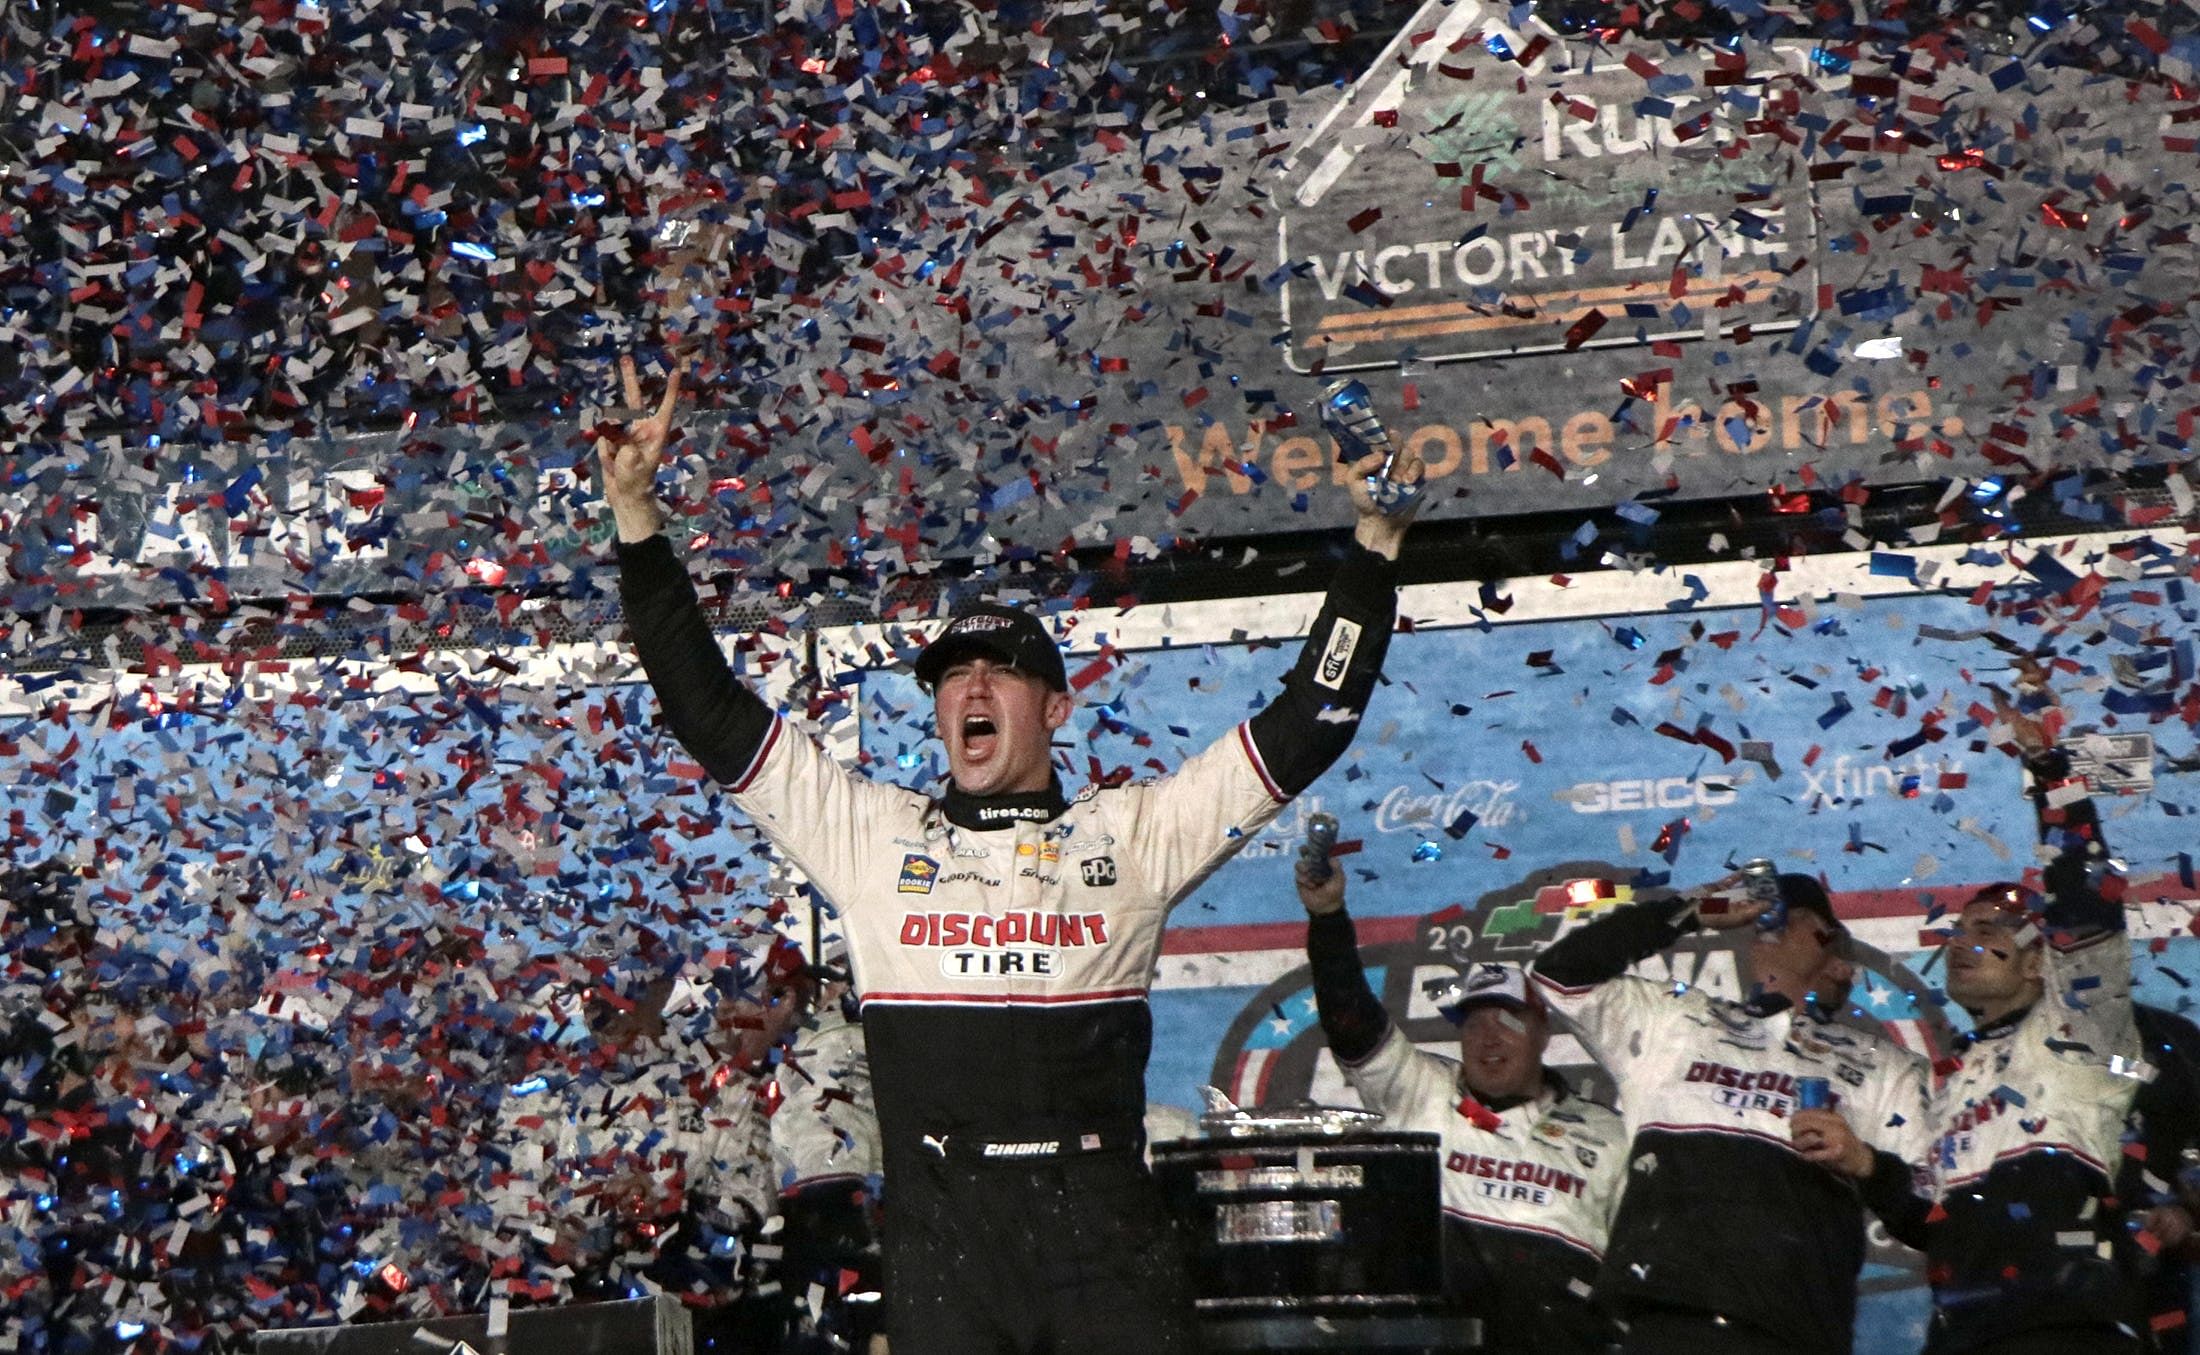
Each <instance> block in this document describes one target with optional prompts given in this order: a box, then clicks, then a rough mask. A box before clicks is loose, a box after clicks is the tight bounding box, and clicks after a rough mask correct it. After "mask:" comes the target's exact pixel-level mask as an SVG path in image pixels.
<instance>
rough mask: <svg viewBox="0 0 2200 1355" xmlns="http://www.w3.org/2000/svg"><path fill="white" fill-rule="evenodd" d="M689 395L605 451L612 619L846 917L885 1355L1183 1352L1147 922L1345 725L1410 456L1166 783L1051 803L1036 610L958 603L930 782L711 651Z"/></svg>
mask: <svg viewBox="0 0 2200 1355" xmlns="http://www.w3.org/2000/svg"><path fill="white" fill-rule="evenodd" d="M624 375H625V378H626V384H627V397H628V402H629V404H639V403H640V394H641V393H640V390H639V384H638V382H637V381H636V379H635V376H634V370H633V366H632V364H631V362H629V363H627V364H625V371H624ZM678 394H679V389H678V380H677V378H675V379H674V380H673V381H672V382H671V383H670V384H669V386H668V388H667V390H666V392H665V395H664V399H663V401H662V403H661V404H660V405H659V407H658V409H657V411H656V413H655V414H654V415H653V416H652V417H650V418H648V419H646V420H643V421H641V422H638V423H636V424H633V425H631V426H630V427H628V428H627V429H625V430H624V431H623V433H622V434H621V435H619V436H613V437H606V438H604V439H602V440H600V441H599V442H598V444H597V453H598V456H599V457H600V459H601V462H602V465H603V471H604V480H605V493H606V497H607V498H608V499H609V501H610V504H611V508H612V512H613V514H614V516H615V517H616V519H617V523H618V529H619V548H618V549H619V564H620V576H621V594H622V597H623V599H624V602H625V606H626V615H627V622H628V626H629V628H630V629H631V631H632V633H633V636H634V643H635V647H636V649H637V651H638V652H639V654H640V657H641V660H642V665H643V667H644V669H645V670H646V671H647V672H648V674H649V680H650V684H651V686H653V687H654V688H655V689H656V693H657V699H658V703H659V705H660V707H661V709H662V711H663V716H664V720H665V723H666V724H667V725H668V726H669V727H670V728H671V730H672V732H673V733H674V734H675V735H676V736H678V738H679V739H680V741H681V743H682V744H684V745H685V746H686V747H687V749H688V751H689V752H690V753H691V754H693V755H694V757H695V758H696V760H697V761H698V762H700V763H701V764H702V765H703V767H704V768H705V769H706V770H707V771H708V772H709V773H710V775H711V776H712V777H713V778H715V779H716V780H718V781H719V782H721V783H723V784H724V785H725V786H727V787H728V788H729V789H730V790H731V791H732V792H733V796H734V801H735V803H736V804H738V805H739V806H740V807H741V808H742V810H743V811H744V812H745V813H747V814H748V815H749V816H750V817H751V818H753V819H754V820H755V822H756V824H757V826H758V828H760V829H761V830H762V831H763V832H764V834H765V835H766V836H767V837H769V838H770V839H771V840H772V842H773V844H774V845H775V846H776V847H777V848H778V849H779V850H780V851H781V852H783V853H784V854H785V855H786V856H787V858H788V859H789V860H791V861H793V862H794V863H795V864H796V865H798V866H800V867H801V868H802V870H803V872H804V874H806V875H807V876H808V877H809V879H810V882H811V883H812V884H813V885H814V886H815V887H816V888H817V889H818V890H819V891H820V892H822V893H823V894H824V895H825V896H826V897H828V898H830V899H831V900H832V901H833V902H834V904H835V905H836V906H837V907H838V909H839V911H840V913H841V916H842V919H843V925H844V926H845V928H846V930H847V934H848V943H849V951H850V959H851V963H852V967H853V969H854V974H855V979H856V984H857V987H858V990H859V991H860V992H861V993H862V995H863V1022H864V1030H865V1036H866V1039H867V1042H868V1044H869V1048H870V1058H871V1076H872V1085H873V1091H874V1094H875V1096H876V1099H877V1105H878V1117H879V1128H880V1134H881V1138H882V1144H883V1158H884V1165H885V1175H886V1181H887V1189H886V1194H887V1201H886V1218H885V1222H884V1225H883V1231H884V1234H885V1238H884V1241H885V1248H886V1271H887V1290H888V1303H889V1312H888V1323H887V1326H888V1334H889V1335H890V1336H891V1337H892V1340H893V1347H894V1350H895V1352H896V1355H933V1352H942V1353H952V1355H971V1353H972V1352H990V1351H1002V1352H1009V1351H1015V1352H1022V1351H1036V1350H1048V1351H1053V1352H1057V1355H1079V1353H1082V1352H1093V1353H1094V1355H1099V1353H1100V1352H1131V1351H1140V1352H1144V1351H1159V1352H1177V1351H1189V1350H1190V1349H1191V1348H1192V1341H1193V1337H1192V1329H1191V1321H1190V1303H1189V1301H1188V1296H1187V1292H1186V1288H1185V1279H1184V1265H1183V1257H1182V1254H1181V1251H1180V1249H1179V1248H1177V1247H1176V1246H1174V1245H1173V1244H1172V1238H1173V1234H1172V1233H1171V1232H1170V1230H1169V1228H1168V1226H1167V1223H1166V1221H1165V1218H1164V1216H1163V1215H1162V1213H1161V1205H1160V1200H1159V1196H1158V1194H1157V1193H1156V1192H1155V1190H1154V1189H1153V1186H1152V1183H1151V1180H1150V1178H1148V1177H1147V1175H1146V1173H1145V1169H1144V1166H1143V1163H1142V1161H1141V1157H1140V1148H1141V1146H1142V1135H1141V1131H1140V1120H1141V1117H1142V1114H1143V1112H1144V1108H1145V1067H1146V1056H1147V1051H1148V1047H1149V1045H1150V1043H1151V1040H1152V1018H1151V1016H1150V1014H1149V1012H1148V1010H1147V1005H1146V989H1147V985H1148V983H1149V981H1150V975H1151V973H1152V970H1153V966H1154V960H1155V957H1156V954H1157V953H1158V950H1159V947H1160V942H1161V929H1162V926H1163V923H1164V921H1165V920H1166V918H1167V916H1168V912H1169V909H1170V908H1171V907H1172V906H1174V905H1175V904H1176V903H1177V901H1178V900H1180V899H1182V898H1183V897H1184V896H1185V895H1186V894H1188V893H1190V892H1191V890H1192V889H1193V888H1194V887H1196V886H1197V885H1198V884H1199V882H1200V881H1201V880H1203V879H1205V878H1206V876H1207V875H1208V874H1209V873H1210V872H1212V871H1213V870H1214V869H1215V868H1216V867H1218V866H1220V865H1221V864H1222V863H1223V862H1224V861H1225V860H1227V859H1229V857H1230V856H1231V855H1232V854H1233V853H1235V852H1236V851H1237V850H1238V848H1239V847H1241V846H1243V845H1244V844H1245V843H1246V842H1247V841H1249V840H1250V839H1251V838H1252V836H1253V834H1255V833H1256V832H1258V831H1259V829H1260V828H1261V827H1262V826H1263V825H1265V824H1266V823H1268V822H1269V821H1270V820H1271V819H1273V818H1274V817H1275V815H1276V813H1277V811H1278V810H1279V809H1280V808H1281V807H1282V806H1283V804H1284V803H1286V802H1287V801H1288V800H1289V798H1290V797H1291V796H1293V795H1295V794H1297V793H1298V792H1299V791H1301V790H1303V789H1304V788H1305V787H1306V786H1308V785H1309V784H1311V783H1312V782H1313V780H1314V779H1315V778H1316V777H1317V776H1319V775H1320V774H1321V772H1322V771H1323V770H1324V769H1325V768H1327V767H1328V766H1329V765H1330V763H1331V762H1332V761H1334V760H1335V759H1336V757H1337V756H1338V755H1339V754H1341V753H1342V752H1343V751H1344V749H1345V747H1346V746H1347V744H1349V743H1350V741H1351V738H1352V735H1353V732H1354V731H1355V729H1356V728H1357V727H1358V724H1359V720H1360V717H1361V714H1362V712H1363V711H1364V709H1365V707H1366V703H1367V699H1368V696H1369V694H1370V693H1371V692H1372V690H1373V688H1374V684H1375V679H1376V677H1377V675H1378V673H1379V671H1380V669H1381V665H1382V658H1383V654H1384V651H1385V649H1386V648H1387V645H1388V641H1389V633H1390V630H1391V626H1392V623H1393V619H1394V615H1395V611H1396V587H1395V582H1394V579H1395V574H1396V565H1395V561H1396V559H1397V556H1398V549H1399V546H1400V545H1401V543H1402V542H1403V540H1404V537H1405V531H1406V524H1407V522H1408V520H1409V519H1410V518H1411V516H1412V505H1411V503H1410V501H1408V502H1406V503H1405V504H1404V505H1403V509H1402V511H1397V512H1393V513H1387V514H1386V513H1385V512H1384V511H1383V510H1382V509H1381V508H1379V507H1378V506H1377V497H1378V495H1380V497H1381V498H1382V499H1383V500H1384V501H1385V502H1390V501H1392V500H1393V499H1394V498H1395V497H1396V495H1397V492H1398V490H1399V489H1401V488H1403V487H1406V486H1411V485H1414V484H1417V483H1418V481H1419V479H1420V464H1419V461H1418V459H1417V458H1415V457H1414V456H1413V455H1412V454H1411V453H1410V452H1406V453H1401V454H1399V455H1398V456H1397V458H1396V460H1395V463H1394V464H1393V465H1392V471H1391V474H1390V476H1389V477H1387V478H1385V477H1382V476H1381V472H1380V467H1381V466H1382V465H1383V464H1385V463H1383V462H1382V460H1381V458H1380V457H1377V456H1370V457H1368V458H1367V459H1366V461H1365V463H1364V464H1360V465H1356V466H1355V467H1354V474H1353V476H1352V480H1351V484H1352V494H1353V499H1354V503H1355V507H1356V509H1357V510H1358V522H1357V525H1356V527H1355V529H1354V533H1353V537H1354V544H1353V545H1352V546H1351V547H1350V548H1349V549H1348V550H1347V553H1346V556H1345V558H1344V560H1343V562H1342V564H1341V566H1340V567H1339V569H1338V571H1337V574H1336V576H1335V578H1334V579H1333V580H1332V582H1331V585H1330V589H1329V595H1328V597H1327V598H1326V599H1325V601H1324V603H1323V606H1322V610H1321V614H1320V616H1319V617H1318V618H1317V619H1316V620H1315V622H1314V628H1313V633H1312V636H1311V638H1310V639H1309V641H1308V643H1307V646H1306V649H1305V651H1304V652H1303V653H1302V654H1301V655H1300V658H1299V661H1298V664H1297V666H1296V667H1295V668H1294V669H1293V670H1292V672H1291V674H1290V676H1289V677H1288V678H1287V679H1286V681H1285V683H1284V688H1283V691H1282V693H1281V695H1280V696H1279V697H1278V699H1277V700H1275V701H1274V702H1272V703H1270V704H1269V706H1268V707H1267V708H1266V709H1264V710H1263V711H1261V712H1260V713H1259V714H1257V715H1255V716H1253V717H1252V718H1251V719H1249V720H1247V721H1245V722H1244V723H1243V724H1242V725H1240V726H1238V727H1237V728H1236V729H1235V730H1233V731H1231V732H1230V733H1229V734H1227V735H1225V736H1224V737H1223V738H1222V739H1221V740H1219V741H1218V742H1216V743H1215V744H1213V745H1212V746H1210V747H1209V748H1207V749H1206V750H1205V751H1204V752H1202V753H1200V754H1199V755H1198V756H1196V757H1194V758H1192V759H1191V760H1190V761H1189V762H1187V763H1186V764H1185V765H1184V766H1183V767H1182V768H1180V769H1179V770H1178V771H1177V772H1176V773H1175V774H1174V775H1172V776H1168V777H1164V778H1162V779H1161V780H1159V781H1157V782H1152V783H1148V784H1130V785H1121V786H1109V787H1088V788H1087V789H1086V790H1084V791H1083V792H1082V793H1080V794H1079V795H1078V796H1077V798H1076V799H1075V800H1071V799H1069V798H1067V797H1066V796H1065V795H1064V794H1063V790H1062V786H1061V783H1060V781H1059V779H1058V778H1057V777H1056V776H1055V773H1054V768H1053V766H1052V764H1051V761H1050V757H1049V743H1050V737H1051V735H1052V734H1053V732H1054V731H1055V730H1057V729H1060V728H1061V727H1062V726H1063V725H1064V724H1066V723H1067V722H1068V720H1069V718H1070V715H1071V712H1072V709H1073V703H1072V701H1071V698H1070V696H1069V693H1068V691H1067V683H1066V682H1065V681H1064V673H1063V666H1062V658H1061V652H1060V651H1059V650H1058V649H1057V648H1056V647H1055V644H1054V641H1053V639H1052V638H1051V637H1050V636H1049V635H1048V633H1047V631H1046V628H1045V627H1044V626H1043V625H1042V624H1041V623H1040V622H1039V620H1038V619H1037V618H1036V617H1033V616H1031V615H1030V614H1029V613H1026V612H1022V611H1019V610H1016V609H1013V608H1007V607H997V606H986V607H980V608H976V609H973V610H971V611H969V612H966V613H964V614H962V615H960V616H958V617H956V618H955V619H954V620H953V621H951V622H950V623H949V624H948V626H947V627H946V629H945V630H943V631H942V632H941V633H940V635H939V636H938V637H937V638H936V639H934V640H933V642H932V643H931V644H930V645H929V646H928V647H927V648H926V649H925V650H924V652H923V654H922V655H921V656H920V657H919V659H918V660H917V665H916V671H917V676H918V678H919V679H920V680H921V681H922V682H924V683H925V684H926V685H927V686H928V687H929V688H930V689H931V692H932V698H933V711H934V715H935V718H936V719H937V722H938V724H937V730H938V736H939V738H940V740H941V742H942V743H944V744H945V745H946V751H947V763H948V769H949V781H948V784H947V786H946V787H945V790H944V792H943V793H942V794H941V795H939V796H938V797H937V798H934V797H930V796H926V795H921V794H918V793H916V792H913V791H907V790H903V789H900V788H899V787H895V786H884V785H877V784H873V783H872V782H870V781H868V780H866V779H864V778H862V777H860V776H857V775H855V774H853V773H852V772H849V771H847V770H846V769H843V768H841V767H839V766H837V765H835V764H834V763H833V762H831V761H830V760H829V759H828V758H827V757H826V756H825V755H824V753H823V752H821V751H820V750H819V749H818V748H817V747H816V746H815V745H813V744H812V743H811V742H810V741H809V740H808V739H806V738H804V737H802V736H801V735H800V734H799V733H798V732H797V731H795V730H793V729H791V728H789V727H788V725H787V723H786V721H785V719H784V718H783V717H780V716H778V715H775V714H774V713H773V712H772V711H770V710H769V709H767V708H766V707H765V706H764V704H763V702H762V701H760V700H759V699H758V698H757V697H756V696H755V695H754V694H753V693H751V692H750V691H749V690H748V689H747V688H745V687H744V686H742V685H741V684H740V683H739V682H738V681H736V680H735V679H734V677H733V675H732V673H731V672H730V671H729V669H728V668H727V666H726V662H725V659H724V656H723V655H721V654H720V653H719V651H718V647H717V645H716V643H715V642H714V641H713V639H712V637H711V634H710V629H709V626H708V625H707V624H706V623H705V621H704V618H703V614H702V611H701V609H700V608H699V607H698V606H697V603H696V598H695V592H694V588H693V586H692V585H691V584H690V583H689V581H688V577H687V574H686V571H685V570H684V569H683V567H682V566H681V564H680V561H679V560H678V558H677V557H676V556H675V555H674V554H673V552H672V547H671V545H670V543H669V542H667V541H666V540H665V539H664V537H663V536H662V535H660V533H659V529H660V527H661V526H662V521H663V520H662V518H661V516H660V513H659V510H658V507H657V502H656V494H655V487H654V486H655V477H656V472H657V467H658V463H659V461H660V459H661V457H662V454H663V450H664V445H665V441H666V438H667V436H668V435H669V433H670V431H671V425H672V415H673V411H674V409H675V408H676V405H677V401H678ZM1370 479H1375V480H1376V483H1375V484H1374V485H1372V486H1371V485H1370V484H1369V483H1368V481H1369V480H1370Z"/></svg>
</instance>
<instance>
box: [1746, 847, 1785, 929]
mask: <svg viewBox="0 0 2200 1355" xmlns="http://www.w3.org/2000/svg"><path fill="white" fill-rule="evenodd" d="M1741 875H1742V892H1743V893H1744V894H1746V895H1747V896H1748V897H1749V901H1750V902H1751V903H1761V904H1763V905H1765V910H1764V911H1763V912H1762V913H1759V914H1758V915H1757V929H1758V930H1759V931H1766V932H1776V931H1778V930H1780V929H1781V928H1782V927H1785V926H1786V925H1787V920H1788V910H1787V900H1786V899H1784V898H1781V897H1780V868H1779V867H1778V866H1775V865H1773V864H1772V863H1771V862H1770V861H1767V860H1765V859H1764V858H1763V857H1758V858H1756V859H1755V860H1751V861H1744V862H1743V863H1742V865H1741Z"/></svg>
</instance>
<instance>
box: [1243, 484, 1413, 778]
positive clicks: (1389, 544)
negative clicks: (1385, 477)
mask: <svg viewBox="0 0 2200 1355" xmlns="http://www.w3.org/2000/svg"><path fill="white" fill-rule="evenodd" d="M1381 465H1382V458H1381V456H1379V455H1377V456H1371V457H1368V458H1367V459H1366V460H1364V461H1361V462H1359V463H1358V464H1356V465H1354V466H1353V467H1352V476H1351V488H1352V499H1353V508H1354V511H1355V512H1356V513H1357V515H1358V521H1357V523H1356V524H1355V525H1354V527H1353V529H1352V544H1351V545H1350V546H1348V547H1346V549H1345V557H1344V559H1343V561H1341V562H1340V563H1339V564H1338V566H1337V572H1336V573H1335V574H1334V575H1332V576H1331V578H1330V580H1329V593H1328V595H1327V596H1326V597H1324V598H1323V599H1322V609H1321V612H1320V614H1319V615H1317V616H1316V617H1315V618H1314V628H1313V630H1312V631H1310V632H1309V633H1308V634H1307V637H1306V645H1305V647H1304V648H1302V649H1301V650H1300V651H1299V661H1298V663H1297V664H1296V665H1295V666H1294V667H1293V668H1292V669H1291V673H1290V676H1288V677H1286V678H1285V679H1284V681H1283V692H1282V694H1281V695H1279V696H1278V697H1277V698H1276V699H1275V700H1273V701H1271V702H1269V703H1268V705H1267V706H1266V707H1264V708H1263V709H1262V710H1261V712H1260V713H1259V714H1258V715H1255V716H1254V717H1253V718H1252V719H1251V720H1248V721H1247V722H1246V727H1245V728H1246V735H1247V737H1248V739H1249V740H1250V742H1251V744H1252V748H1253V752H1254V753H1255V755H1257V756H1258V757H1259V759H1260V761H1261V765H1262V767H1263V768H1264V769H1265V773H1266V775H1267V777H1268V780H1269V783H1270V785H1271V786H1272V787H1273V788H1274V790H1275V791H1276V792H1277V793H1278V794H1279V795H1280V796H1282V797H1284V798H1289V797H1291V796H1293V795H1296V794H1298V793H1299V792H1300V791H1302V790H1305V789H1306V788H1307V787H1308V786H1310V785H1313V784H1314V782H1315V780H1316V779H1317V778H1319V777H1320V776H1321V774H1322V773H1323V772H1325V771H1327V770H1329V767H1330V764H1332V763H1334V762H1335V761H1336V760H1337V759H1338V758H1340V757H1342V756H1343V755H1344V750H1345V749H1346V748H1348V747H1350V746H1351V744H1352V736H1353V735H1354V734H1356V733H1358V732H1359V728H1360V717H1361V716H1362V715H1363V714H1365V713H1366V711H1367V702H1368V698H1369V697H1370V696H1372V695H1373V694H1374V691H1375V681H1376V679H1377V678H1379V677H1380V676H1382V671H1383V655H1384V654H1385V653H1386V652H1388V650H1389V648H1390V632H1391V628H1392V626H1393V625H1395V624H1396V622H1397V617H1398V550H1399V547H1400V546H1402V545H1403V544H1404V542H1405V535H1406V528H1407V526H1408V525H1410V523H1411V522H1412V519H1413V510H1412V508H1411V507H1408V508H1407V509H1406V510H1405V511H1403V512H1399V513H1385V512H1384V511H1383V510H1382V509H1381V508H1380V507H1379V506H1378V505H1377V504H1376V502H1375V497H1374V496H1373V495H1372V494H1370V493H1369V491H1368V487H1367V478H1368V477H1369V476H1370V475H1372V474H1374V473H1375V472H1376V471H1378V470H1379V469H1380V468H1381ZM1391 469H1392V476H1393V478H1394V479H1396V480H1397V481H1398V482H1400V483H1402V484H1406V485H1417V484H1418V483H1419V482H1420V478H1421V463H1420V459H1419V458H1418V457H1414V456H1413V455H1411V454H1410V453H1401V454H1400V455H1399V457H1398V460H1397V463H1396V464H1395V465H1394V466H1393V467H1392V468H1391Z"/></svg>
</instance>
